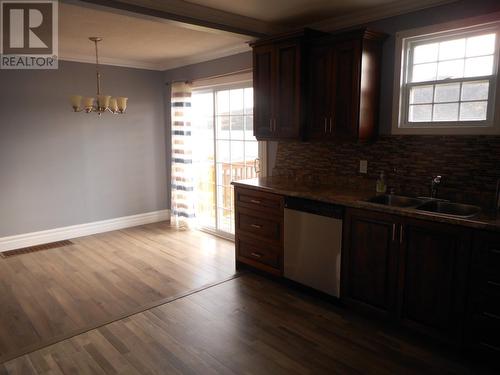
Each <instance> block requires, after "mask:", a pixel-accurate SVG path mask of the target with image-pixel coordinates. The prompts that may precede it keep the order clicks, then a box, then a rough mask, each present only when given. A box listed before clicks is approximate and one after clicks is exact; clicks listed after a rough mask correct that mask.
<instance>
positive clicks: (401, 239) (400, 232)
mask: <svg viewBox="0 0 500 375" xmlns="http://www.w3.org/2000/svg"><path fill="white" fill-rule="evenodd" d="M404 231H405V227H404V226H403V224H401V230H400V231H399V243H400V244H403V233H404Z"/></svg>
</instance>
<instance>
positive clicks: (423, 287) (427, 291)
mask: <svg viewBox="0 0 500 375" xmlns="http://www.w3.org/2000/svg"><path fill="white" fill-rule="evenodd" d="M400 239H401V243H402V244H401V247H400V255H399V259H400V266H399V288H398V290H399V295H398V304H399V306H398V313H399V314H398V315H399V318H400V319H401V323H403V324H404V325H407V326H409V327H411V328H413V329H417V330H420V331H422V332H424V333H426V334H430V335H431V336H434V337H437V338H441V339H444V340H446V341H449V342H455V343H458V342H459V341H460V340H461V336H462V329H463V319H464V312H465V302H466V286H467V285H466V283H467V279H468V273H469V263H470V259H469V257H470V246H471V241H470V238H469V234H468V232H467V231H464V229H463V228H461V227H459V226H449V225H445V224H438V223H432V222H426V221H420V220H409V221H406V223H405V225H404V226H403V232H402V233H401V237H400Z"/></svg>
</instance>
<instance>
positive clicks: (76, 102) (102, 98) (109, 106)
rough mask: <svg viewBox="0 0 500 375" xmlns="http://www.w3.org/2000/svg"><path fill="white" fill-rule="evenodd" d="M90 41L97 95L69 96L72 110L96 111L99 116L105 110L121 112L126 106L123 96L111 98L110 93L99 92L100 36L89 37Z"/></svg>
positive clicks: (123, 111) (125, 99)
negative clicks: (92, 51)
mask: <svg viewBox="0 0 500 375" xmlns="http://www.w3.org/2000/svg"><path fill="white" fill-rule="evenodd" d="M89 40H90V41H92V42H94V44H95V68H96V78H97V95H96V97H95V98H93V97H84V96H81V95H73V96H71V105H72V106H73V111H75V112H82V111H83V112H85V113H90V112H96V113H97V114H98V115H99V116H100V115H101V114H102V113H103V112H106V111H109V112H111V113H113V114H117V113H119V114H123V113H125V109H126V108H127V100H128V98H125V97H123V96H119V97H116V98H112V97H111V96H110V95H102V94H101V73H100V72H99V53H98V49H97V43H99V42H100V41H102V38H100V37H96V36H93V37H90V38H89Z"/></svg>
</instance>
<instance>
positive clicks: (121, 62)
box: [59, 53, 164, 71]
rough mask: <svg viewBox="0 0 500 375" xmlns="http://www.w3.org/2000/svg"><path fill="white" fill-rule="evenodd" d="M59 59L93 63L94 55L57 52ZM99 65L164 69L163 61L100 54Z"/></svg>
mask: <svg viewBox="0 0 500 375" xmlns="http://www.w3.org/2000/svg"><path fill="white" fill-rule="evenodd" d="M59 60H61V61H72V62H79V63H87V64H95V56H87V55H77V54H71V53H69V54H67V53H59ZM99 65H112V66H121V67H124V68H135V69H145V70H158V71H162V70H164V69H163V63H161V64H155V63H148V62H144V61H134V60H125V59H115V58H110V57H101V56H99Z"/></svg>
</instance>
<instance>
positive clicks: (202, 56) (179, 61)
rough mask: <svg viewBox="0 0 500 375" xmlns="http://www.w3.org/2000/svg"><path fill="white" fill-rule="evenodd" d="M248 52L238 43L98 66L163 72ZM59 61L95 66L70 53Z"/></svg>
mask: <svg viewBox="0 0 500 375" xmlns="http://www.w3.org/2000/svg"><path fill="white" fill-rule="evenodd" d="M249 51H251V49H250V47H249V46H248V45H247V44H246V43H238V44H237V45H233V46H229V47H227V48H223V49H216V50H211V51H207V52H204V53H198V54H196V55H194V56H187V57H181V58H176V59H171V60H167V61H161V62H159V63H148V62H144V61H136V60H126V59H115V58H109V57H101V56H100V57H99V65H111V66H121V67H125V68H135V69H145V70H156V71H164V70H170V69H175V68H179V67H181V66H186V65H192V64H197V63H201V62H204V61H210V60H215V59H219V58H221V57H226V56H231V55H236V54H238V53H243V52H249ZM59 60H62V61H72V62H79V63H87V64H95V56H88V55H77V54H71V53H69V54H68V53H59Z"/></svg>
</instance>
